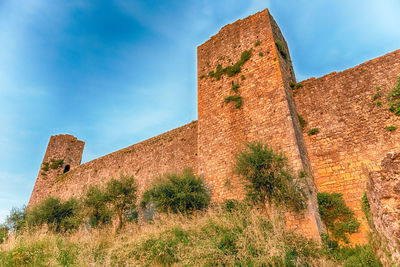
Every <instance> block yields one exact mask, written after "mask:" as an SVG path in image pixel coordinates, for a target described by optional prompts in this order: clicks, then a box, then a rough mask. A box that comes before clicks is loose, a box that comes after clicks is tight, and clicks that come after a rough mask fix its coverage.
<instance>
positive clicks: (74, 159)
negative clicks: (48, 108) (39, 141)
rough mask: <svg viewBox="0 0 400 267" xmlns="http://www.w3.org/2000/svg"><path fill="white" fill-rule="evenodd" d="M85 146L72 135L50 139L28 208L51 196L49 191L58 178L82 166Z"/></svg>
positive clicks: (56, 136)
mask: <svg viewBox="0 0 400 267" xmlns="http://www.w3.org/2000/svg"><path fill="white" fill-rule="evenodd" d="M84 146H85V142H83V141H80V140H78V139H77V138H76V137H74V136H72V135H55V136H52V137H50V141H49V144H48V146H47V150H46V154H45V155H44V158H43V162H42V165H41V167H40V170H39V174H38V177H37V179H36V183H35V187H34V188H33V192H32V194H31V198H30V200H29V204H28V206H32V205H34V204H37V203H39V202H40V201H42V200H44V199H45V198H46V197H47V196H49V190H50V189H51V188H52V187H53V185H54V183H55V182H56V177H57V176H59V175H61V174H63V173H66V172H69V171H70V170H71V169H72V168H74V167H76V166H79V165H80V164H81V159H82V153H83V148H84Z"/></svg>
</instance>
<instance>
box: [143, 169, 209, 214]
mask: <svg viewBox="0 0 400 267" xmlns="http://www.w3.org/2000/svg"><path fill="white" fill-rule="evenodd" d="M209 202H210V196H209V194H208V192H207V189H206V187H205V185H204V183H203V181H202V179H200V178H199V177H196V176H195V175H194V174H193V171H192V170H189V169H186V170H184V171H183V172H182V173H180V174H165V175H164V176H162V177H161V178H160V179H159V180H158V181H157V182H156V183H155V184H154V185H153V187H152V188H151V189H149V190H147V191H146V192H145V193H144V195H143V202H142V207H143V208H144V207H146V205H147V204H149V203H152V204H154V206H155V208H156V209H157V210H158V211H160V212H173V213H178V212H180V213H190V212H192V211H194V210H201V209H204V208H206V207H207V206H208V204H209Z"/></svg>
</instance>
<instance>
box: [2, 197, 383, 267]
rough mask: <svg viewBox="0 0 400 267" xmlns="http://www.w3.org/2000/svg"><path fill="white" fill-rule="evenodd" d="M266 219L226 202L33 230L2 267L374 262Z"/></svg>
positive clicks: (12, 246) (5, 254)
mask: <svg viewBox="0 0 400 267" xmlns="http://www.w3.org/2000/svg"><path fill="white" fill-rule="evenodd" d="M232 203H233V204H232ZM267 218H268V217H267V216H266V214H265V213H264V211H263V209H257V208H255V207H250V206H247V205H244V204H238V203H237V202H231V203H230V204H229V205H226V206H218V207H210V208H209V209H208V210H207V211H201V212H198V213H195V214H193V215H191V216H184V215H181V214H172V213H171V214H160V215H159V216H158V217H157V218H155V219H154V220H153V221H149V222H145V223H140V224H127V225H125V226H124V227H123V228H122V229H119V230H118V227H116V226H112V225H108V226H105V227H103V228H99V229H89V230H88V229H86V228H85V227H81V228H80V229H78V230H75V231H73V232H72V233H64V234H62V233H55V232H54V231H49V230H47V229H46V227H42V228H37V229H30V230H27V231H24V232H20V233H19V234H18V235H16V236H15V235H12V236H10V237H9V238H8V239H7V240H5V242H4V243H3V244H1V245H0V266H341V265H342V266H365V265H354V264H352V262H353V263H354V262H355V263H357V262H360V263H362V262H363V261H364V262H367V263H369V261H370V260H369V258H371V257H372V261H374V258H373V256H371V255H370V254H371V252H370V251H369V250H368V247H367V248H364V247H361V249H360V248H357V249H358V251H359V252H357V251H356V250H355V249H347V248H346V249H345V250H343V251H344V253H342V250H341V249H339V248H337V249H335V250H334V251H331V250H330V249H329V248H327V247H325V246H324V245H320V244H318V243H316V242H314V241H312V240H309V239H306V238H304V237H302V236H300V235H297V234H295V233H293V232H290V231H286V230H285V227H284V225H282V221H281V220H275V221H271V220H268V219H267ZM360 254H367V255H366V256H365V255H360ZM359 257H362V259H360V258H359ZM368 257H369V258H368ZM349 260H350V261H349ZM346 262H348V263H349V264H350V265H349V264H347V263H346ZM368 266H379V265H373V264H372V265H368Z"/></svg>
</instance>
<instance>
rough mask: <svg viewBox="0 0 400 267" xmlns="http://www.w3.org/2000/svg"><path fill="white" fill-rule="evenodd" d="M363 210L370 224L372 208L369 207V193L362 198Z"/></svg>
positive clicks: (365, 193)
mask: <svg viewBox="0 0 400 267" xmlns="http://www.w3.org/2000/svg"><path fill="white" fill-rule="evenodd" d="M361 208H362V211H363V212H364V215H365V218H366V219H367V221H368V222H370V220H371V207H370V205H369V201H368V197H367V192H364V195H363V196H362V199H361Z"/></svg>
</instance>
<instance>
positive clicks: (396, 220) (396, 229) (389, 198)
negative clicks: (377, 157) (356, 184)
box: [367, 153, 400, 266]
mask: <svg viewBox="0 0 400 267" xmlns="http://www.w3.org/2000/svg"><path fill="white" fill-rule="evenodd" d="M381 166H382V169H381V170H380V171H375V172H370V173H369V178H368V182H367V189H368V191H367V196H368V201H369V204H370V209H371V215H372V216H371V218H370V225H371V230H372V235H373V237H374V240H375V242H374V243H375V246H374V247H375V249H376V250H377V251H378V254H380V258H381V259H382V261H383V262H384V263H385V265H386V266H393V264H396V265H397V266H400V153H388V154H387V156H386V157H385V158H384V160H383V161H382V165H381Z"/></svg>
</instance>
